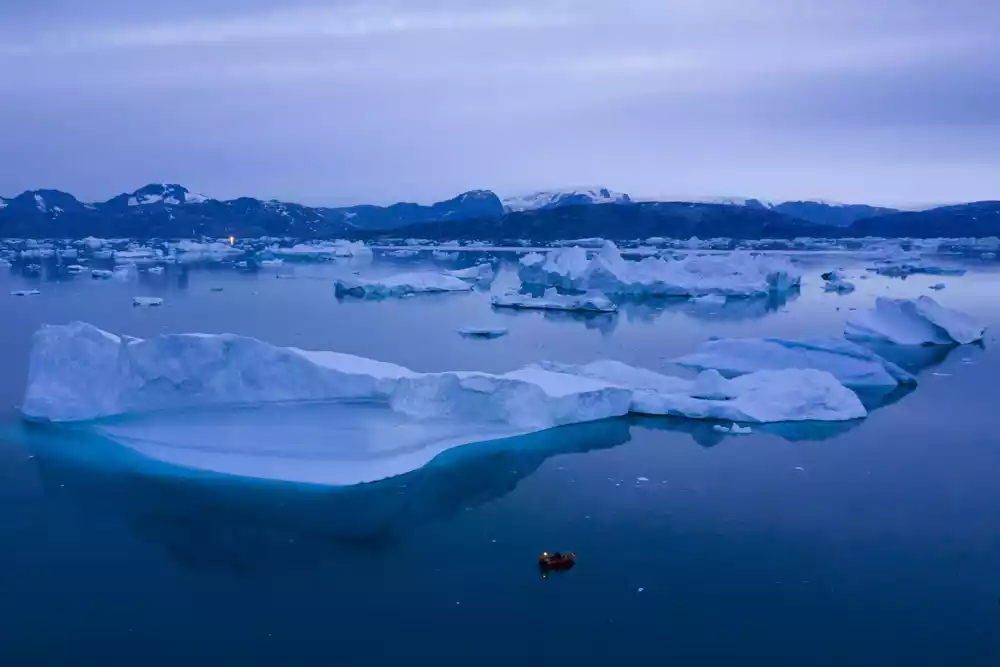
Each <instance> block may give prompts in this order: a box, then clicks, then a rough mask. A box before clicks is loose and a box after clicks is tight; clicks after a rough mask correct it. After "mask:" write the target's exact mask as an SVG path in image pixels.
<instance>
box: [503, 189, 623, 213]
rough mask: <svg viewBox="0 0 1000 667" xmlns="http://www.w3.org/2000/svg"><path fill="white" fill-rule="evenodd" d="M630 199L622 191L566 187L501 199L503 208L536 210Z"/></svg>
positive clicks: (611, 202)
mask: <svg viewBox="0 0 1000 667" xmlns="http://www.w3.org/2000/svg"><path fill="white" fill-rule="evenodd" d="M631 203H632V199H631V198H630V197H629V196H628V195H627V194H625V193H624V192H615V191H614V190H608V189H607V188H566V189H561V190H541V191H539V192H532V193H530V194H527V195H519V196H514V197H507V198H506V199H504V200H503V206H504V210H506V211H508V212H511V213H514V212H517V211H537V210H539V209H546V208H558V207H560V206H577V205H584V204H631Z"/></svg>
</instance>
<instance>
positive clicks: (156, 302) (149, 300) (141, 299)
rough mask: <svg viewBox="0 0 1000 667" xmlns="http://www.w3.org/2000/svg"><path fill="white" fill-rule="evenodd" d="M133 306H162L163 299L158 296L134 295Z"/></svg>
mask: <svg viewBox="0 0 1000 667" xmlns="http://www.w3.org/2000/svg"><path fill="white" fill-rule="evenodd" d="M132 305H133V306H162V305H163V299H161V298H160V297H158V296H134V297H132Z"/></svg>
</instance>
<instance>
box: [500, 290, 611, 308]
mask: <svg viewBox="0 0 1000 667" xmlns="http://www.w3.org/2000/svg"><path fill="white" fill-rule="evenodd" d="M491 302H492V303H493V306H494V307H496V308H519V309H524V310H568V311H577V312H584V313H614V312H616V311H617V310H618V306H616V305H615V304H614V303H612V302H611V300H610V299H608V297H606V296H604V295H603V294H600V293H596V292H588V293H587V294H582V295H565V294H559V292H558V291H557V290H556V288H554V287H550V288H549V289H547V290H545V294H544V295H542V296H541V297H533V296H531V295H529V294H519V293H517V292H508V293H506V294H497V295H494V296H493V297H492V299H491Z"/></svg>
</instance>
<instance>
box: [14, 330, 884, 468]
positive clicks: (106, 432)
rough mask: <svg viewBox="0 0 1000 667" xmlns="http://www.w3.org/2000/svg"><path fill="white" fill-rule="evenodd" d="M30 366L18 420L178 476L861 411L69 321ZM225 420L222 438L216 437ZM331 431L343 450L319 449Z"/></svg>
mask: <svg viewBox="0 0 1000 667" xmlns="http://www.w3.org/2000/svg"><path fill="white" fill-rule="evenodd" d="M30 361H31V363H30V370H29V378H28V387H27V391H26V394H25V398H24V402H23V405H22V412H23V414H24V416H25V417H26V418H27V419H30V420H39V421H51V422H74V423H76V424H77V426H78V427H79V428H85V429H93V430H94V431H95V432H96V433H98V434H99V435H101V436H102V437H106V438H110V439H112V440H114V441H115V442H118V443H119V444H123V445H126V446H129V447H131V448H133V449H135V450H137V451H139V452H141V453H143V454H145V455H147V456H149V457H151V458H154V459H157V460H160V461H164V462H168V463H173V464H176V465H182V466H187V467H194V468H202V469H207V470H214V471H217V472H224V473H230V474H240V475H248V476H257V477H275V478H280V479H287V480H292V481H309V482H316V483H328V484H354V483H359V482H364V481H373V480H376V479H382V478H384V477H387V476H392V475H398V474H401V473H403V472H407V471H409V470H413V469H415V468H417V467H420V466H422V465H424V464H426V463H427V462H428V461H429V460H430V459H431V458H433V457H434V456H436V455H437V454H439V453H441V452H442V451H444V450H446V449H449V448H451V447H455V446H459V445H463V444H468V443H472V442H483V441H487V440H494V439H498V438H507V437H513V436H517V435H523V434H526V433H531V432H535V431H539V430H544V429H548V428H552V427H556V426H560V425H568V424H574V423H580V422H589V421H596V420H601V419H606V418H611V417H619V416H622V415H625V414H626V413H628V412H638V413H644V414H651V415H674V416H681V417H689V418H693V419H721V420H726V421H729V422H758V423H759V422H784V421H803V420H823V421H843V420H849V419H855V418H859V417H864V416H865V414H866V412H865V409H864V407H863V406H862V405H861V403H860V401H859V400H858V398H857V396H856V395H855V394H854V393H853V392H851V391H850V390H849V389H847V388H845V387H844V386H843V385H842V384H841V383H840V382H838V381H837V379H836V378H834V376H833V375H831V374H830V373H827V372H824V371H820V370H815V369H785V370H772V371H760V372H754V373H748V374H745V375H743V376H741V377H738V378H736V379H733V380H727V379H725V378H723V377H722V376H721V375H720V374H719V373H717V372H715V371H706V372H703V373H701V374H700V375H699V376H698V377H697V378H695V379H684V378H677V377H670V376H666V375H662V374H659V373H655V372H653V371H649V370H644V369H640V368H633V367H630V366H627V365H625V364H622V363H620V362H616V361H597V362H594V363H592V364H587V365H585V366H562V365H558V364H553V363H548V362H543V363H540V364H537V365H533V366H528V367H526V368H522V369H520V370H515V371H512V372H509V373H503V374H491V373H483V372H476V371H449V372H442V373H418V372H415V371H412V370H410V369H408V368H405V367H403V366H399V365H396V364H391V363H385V362H380V361H375V360H372V359H366V358H363V357H356V356H353V355H349V354H342V353H338V352H330V351H308V350H301V349H298V348H291V347H278V346H274V345H270V344H268V343H265V342H262V341H259V340H256V339H253V338H247V337H244V336H237V335H232V334H164V335H159V336H155V337H153V338H148V339H138V338H131V337H126V336H116V335H114V334H111V333H108V332H106V331H103V330H101V329H98V328H96V327H94V326H92V325H89V324H85V323H80V322H76V323H71V324H67V325H59V326H45V327H43V328H42V329H40V330H39V331H38V332H37V333H36V334H35V336H34V340H33V347H32V352H31V360H30ZM300 414H301V415H302V416H303V417H302V418H303V419H304V420H306V421H304V422H301V423H300V422H299V421H297V418H296V417H295V415H300ZM282 415H285V416H284V417H283V416H282ZM229 420H233V421H232V423H233V424H234V426H233V430H232V431H229V430H227V429H226V428H223V427H222V426H220V424H226V423H228V422H229ZM285 421H287V422H288V424H287V428H276V427H274V425H275V424H281V423H282V422H285ZM264 424H269V425H271V426H269V427H268V428H267V429H266V432H267V434H268V435H267V436H266V437H265V436H263V435H260V433H262V431H261V429H262V428H264V427H263V425H264ZM338 424H342V425H344V427H343V433H342V434H341V435H343V438H347V440H346V441H344V440H343V438H341V440H338V439H337V438H336V437H333V438H331V437H330V435H331V434H335V433H337V432H338V431H336V430H335V429H336V427H337V425H338ZM350 424H353V425H352V426H349V425H350ZM331 428H334V430H330V429H331ZM240 429H242V431H241V430H240ZM226 434H229V435H226ZM241 434H242V435H241ZM254 434H257V435H254ZM230 436H231V437H230ZM355 442H357V445H356V446H355V444H354V443H355ZM337 462H340V463H337Z"/></svg>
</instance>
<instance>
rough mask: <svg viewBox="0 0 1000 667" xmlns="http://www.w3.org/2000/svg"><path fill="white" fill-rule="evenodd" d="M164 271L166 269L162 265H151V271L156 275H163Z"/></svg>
mask: <svg viewBox="0 0 1000 667" xmlns="http://www.w3.org/2000/svg"><path fill="white" fill-rule="evenodd" d="M164 271H165V269H164V268H163V267H162V266H151V267H149V273H152V274H153V275H154V276H158V275H161V274H162V273H163V272H164Z"/></svg>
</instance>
